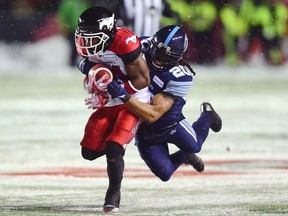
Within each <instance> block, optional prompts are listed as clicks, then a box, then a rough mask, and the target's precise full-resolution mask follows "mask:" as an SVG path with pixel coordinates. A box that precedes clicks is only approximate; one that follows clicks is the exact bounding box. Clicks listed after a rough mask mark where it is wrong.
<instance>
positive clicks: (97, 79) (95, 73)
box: [83, 64, 113, 94]
mask: <svg viewBox="0 0 288 216" xmlns="http://www.w3.org/2000/svg"><path fill="white" fill-rule="evenodd" d="M112 80H113V74H112V72H111V70H110V68H109V67H108V66H106V65H104V64H96V65H94V66H93V67H92V68H91V69H90V70H89V72H88V75H87V76H86V77H85V79H84V81H83V84H84V88H85V90H86V91H87V92H88V93H89V94H95V93H100V92H105V91H106V90H107V85H108V84H109V83H110V82H112Z"/></svg>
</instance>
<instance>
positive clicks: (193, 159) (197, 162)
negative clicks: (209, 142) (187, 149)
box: [186, 153, 205, 172]
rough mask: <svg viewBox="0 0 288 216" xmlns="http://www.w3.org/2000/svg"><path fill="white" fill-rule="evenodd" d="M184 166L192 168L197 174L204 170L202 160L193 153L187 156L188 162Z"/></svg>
mask: <svg viewBox="0 0 288 216" xmlns="http://www.w3.org/2000/svg"><path fill="white" fill-rule="evenodd" d="M186 164H190V165H191V166H193V168H194V169H195V170H196V171H197V172H203V171H204V168H205V165H204V162H203V161H202V159H201V158H200V157H198V156H197V155H196V154H194V153H191V154H188V161H187V162H186Z"/></svg>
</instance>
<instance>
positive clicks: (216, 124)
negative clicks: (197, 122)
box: [200, 102, 222, 132]
mask: <svg viewBox="0 0 288 216" xmlns="http://www.w3.org/2000/svg"><path fill="white" fill-rule="evenodd" d="M200 110H201V112H202V114H204V113H209V114H210V116H211V126H210V128H211V130H212V131H214V132H219V131H220V130H221V128H222V119H221V118H220V116H219V115H218V113H217V112H216V111H215V110H214V108H213V107H212V105H211V104H210V103H208V102H204V103H202V104H201V106H200ZM202 114H201V115H202Z"/></svg>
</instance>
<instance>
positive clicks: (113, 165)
mask: <svg viewBox="0 0 288 216" xmlns="http://www.w3.org/2000/svg"><path fill="white" fill-rule="evenodd" d="M111 115H117V119H116V122H115V123H114V127H113V130H112V131H111V133H110V134H109V136H108V137H107V139H106V140H107V141H106V148H105V151H106V158H107V173H108V177H109V187H108V190H107V193H106V197H105V203H104V206H103V212H104V213H115V212H118V210H119V205H120V197H121V192H120V191H121V182H122V179H123V171H124V159H123V156H124V153H125V146H126V145H127V144H128V143H130V142H131V140H132V139H133V137H134V134H135V133H136V131H137V128H138V118H137V117H136V116H135V115H134V114H132V113H131V112H130V111H129V110H128V108H127V107H126V106H119V107H118V108H117V110H114V112H113V113H111Z"/></svg>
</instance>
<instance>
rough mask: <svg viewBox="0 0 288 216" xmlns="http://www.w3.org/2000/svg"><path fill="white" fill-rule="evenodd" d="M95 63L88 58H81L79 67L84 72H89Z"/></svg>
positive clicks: (78, 63)
mask: <svg viewBox="0 0 288 216" xmlns="http://www.w3.org/2000/svg"><path fill="white" fill-rule="evenodd" d="M94 65H95V63H94V62H91V61H90V60H89V59H88V58H81V59H79V61H78V62H77V68H78V69H79V70H80V71H81V73H83V74H86V75H87V74H88V73H89V70H90V69H91V68H92V67H93V66H94Z"/></svg>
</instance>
